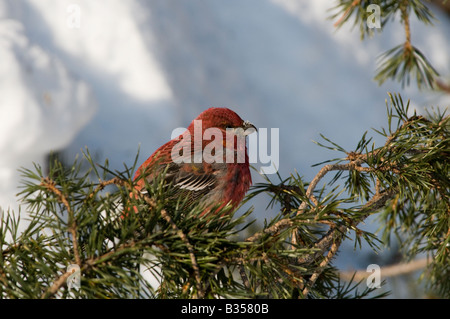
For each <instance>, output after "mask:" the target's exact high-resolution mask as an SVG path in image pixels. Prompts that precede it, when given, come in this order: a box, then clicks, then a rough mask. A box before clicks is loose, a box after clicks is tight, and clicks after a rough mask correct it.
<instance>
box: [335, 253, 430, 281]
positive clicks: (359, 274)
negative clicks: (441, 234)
mask: <svg viewBox="0 0 450 319" xmlns="http://www.w3.org/2000/svg"><path fill="white" fill-rule="evenodd" d="M431 261H432V260H431V258H421V259H416V260H413V261H410V262H407V263H398V264H395V265H390V266H384V267H381V275H382V276H383V277H384V278H387V277H395V276H399V275H404V274H409V273H412V272H415V271H417V270H420V269H423V268H425V267H427V266H428V264H430V263H431ZM370 275H371V273H370V272H367V271H366V270H356V271H354V270H353V271H352V270H348V271H343V272H341V273H340V277H341V278H342V279H343V280H346V281H350V280H354V281H361V280H364V279H366V278H367V277H369V276H370Z"/></svg>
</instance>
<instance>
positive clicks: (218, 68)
mask: <svg viewBox="0 0 450 319" xmlns="http://www.w3.org/2000/svg"><path fill="white" fill-rule="evenodd" d="M334 4H335V2H334V1H325V0H320V1H319V0H315V1H307V0H303V1H302V0H227V1H222V0H150V1H143V0H142V1H139V0H130V1H122V0H108V1H101V0H97V1H87V0H78V1H76V0H72V1H66V0H0V121H1V122H0V152H1V156H0V207H2V208H3V209H4V210H6V209H8V208H11V209H13V210H18V204H17V201H16V196H15V194H17V192H18V185H19V182H20V176H19V173H18V171H17V169H18V168H19V167H22V166H23V167H32V163H33V162H36V163H41V165H45V158H46V156H47V155H48V153H49V152H50V151H62V154H63V156H64V158H65V159H67V161H68V162H69V163H71V162H73V160H74V158H75V155H76V154H77V153H80V150H81V149H83V148H84V147H86V146H87V147H88V148H89V150H90V152H91V154H96V157H97V158H98V160H99V162H104V159H105V158H108V159H109V163H110V167H111V168H113V169H118V170H122V169H123V163H126V164H127V165H128V166H130V165H131V164H132V163H133V160H134V158H135V156H136V153H137V150H138V148H139V146H140V154H141V157H140V162H142V161H143V160H145V159H146V158H147V157H148V156H149V155H150V154H151V153H153V151H154V150H155V149H156V148H157V147H158V146H159V145H161V144H163V143H165V142H166V141H168V140H169V139H170V135H171V133H172V130H173V129H175V128H177V127H186V126H187V125H188V124H189V123H190V122H191V120H192V119H193V118H195V117H196V116H197V115H198V114H199V113H200V112H201V111H203V110H204V109H206V108H208V107H211V106H216V107H229V108H232V109H233V110H235V111H236V112H237V113H238V114H240V115H241V117H242V118H243V119H246V120H249V121H251V122H252V123H254V124H255V125H256V126H257V127H260V128H279V132H280V139H279V141H280V143H279V151H280V167H279V169H280V174H281V176H283V177H287V176H288V175H289V174H290V173H291V172H293V171H294V170H297V171H298V172H299V173H300V175H303V176H304V177H305V179H306V180H310V179H311V178H312V177H313V176H314V175H315V174H316V173H317V170H318V168H311V165H312V164H315V163H317V162H321V161H323V160H326V159H330V158H334V157H337V156H340V154H337V153H336V154H333V153H331V152H329V151H327V150H325V149H323V148H320V147H318V146H316V145H315V144H313V143H312V142H311V140H317V141H319V140H320V136H319V134H320V133H323V134H324V135H325V136H327V137H329V138H331V139H332V140H333V141H335V142H337V143H338V144H340V145H342V146H344V147H345V148H346V149H348V150H351V149H353V148H354V147H355V146H356V144H357V142H358V140H359V138H360V137H361V136H362V134H363V133H364V132H365V131H366V130H370V129H371V128H380V127H382V126H384V127H385V126H386V114H385V111H386V109H385V99H386V98H387V92H388V91H389V92H399V93H401V94H402V96H403V98H404V99H405V100H406V99H408V98H410V99H411V100H412V105H413V106H414V107H415V108H417V109H418V110H422V109H423V107H425V106H430V105H440V106H441V108H444V107H446V106H448V105H449V104H450V102H449V99H448V97H447V98H446V97H445V96H442V95H440V94H436V93H430V92H426V91H418V90H417V89H416V87H415V86H414V85H412V86H411V87H409V88H405V89H402V88H401V87H400V85H398V84H397V83H393V82H389V81H388V82H387V83H385V84H384V85H383V86H381V87H379V86H378V85H377V84H376V83H375V82H374V81H373V77H374V75H375V68H376V58H377V56H379V54H381V53H382V52H385V51H386V50H388V49H390V48H392V47H393V46H395V45H397V44H400V43H401V42H403V40H404V34H403V29H402V28H401V26H400V25H399V24H398V20H397V22H395V23H390V24H389V25H388V26H387V27H386V30H383V31H384V32H382V33H381V34H376V35H375V36H374V37H373V38H372V39H369V40H367V41H364V42H361V41H360V38H359V30H358V29H357V28H355V30H353V31H351V30H350V27H348V26H344V27H343V28H342V29H340V30H339V31H336V30H335V28H334V27H333V23H334V21H331V20H329V19H327V18H328V17H329V16H330V14H331V12H330V11H329V9H331V8H333V6H334ZM434 12H435V14H436V16H437V18H438V21H437V22H436V25H435V26H434V27H425V26H423V25H422V24H420V23H419V22H417V21H416V20H415V19H412V26H411V28H412V41H413V44H414V45H416V46H417V47H419V48H420V49H421V50H422V52H424V54H425V55H426V56H427V57H428V58H429V59H430V61H431V63H432V65H433V66H434V67H435V68H436V69H437V70H438V71H439V72H440V73H441V74H443V75H447V76H448V74H450V54H449V53H450V41H448V40H449V34H450V22H449V19H448V17H447V16H445V15H443V14H441V13H440V12H439V11H437V10H434ZM369 135H371V136H375V137H376V139H375V142H376V143H377V145H380V144H382V143H383V141H382V139H380V138H379V137H377V136H376V135H375V133H372V132H371V133H369ZM253 176H254V182H258V181H261V179H260V178H259V177H258V176H257V175H256V174H254V175H253ZM266 204H267V203H264V201H263V200H261V201H260V203H258V205H260V206H258V207H257V210H256V211H257V214H256V215H255V217H258V218H259V219H260V220H261V221H262V220H263V219H264V218H270V216H271V215H272V214H274V212H271V211H265V206H266ZM348 254H350V255H348ZM348 254H345V253H343V254H341V259H340V265H342V267H343V268H348V267H360V265H359V266H358V265H355V264H352V260H351V259H353V257H354V255H351V252H350V253H348ZM353 254H355V253H353ZM356 254H357V252H356ZM342 256H344V257H342ZM348 256H353V257H352V258H348ZM366 264H367V263H366Z"/></svg>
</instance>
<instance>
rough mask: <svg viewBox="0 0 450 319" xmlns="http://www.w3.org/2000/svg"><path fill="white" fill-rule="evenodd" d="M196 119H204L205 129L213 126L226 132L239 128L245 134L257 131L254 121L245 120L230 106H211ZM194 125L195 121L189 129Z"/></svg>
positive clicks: (203, 125)
mask: <svg viewBox="0 0 450 319" xmlns="http://www.w3.org/2000/svg"><path fill="white" fill-rule="evenodd" d="M195 120H201V121H202V127H203V130H205V129H208V128H212V127H215V128H218V129H220V130H222V131H223V132H226V131H227V130H234V131H238V129H242V131H241V130H239V131H241V132H243V134H244V135H245V136H247V135H249V134H251V133H254V132H256V131H257V129H256V127H255V126H254V125H253V124H252V123H250V122H249V121H244V120H243V119H242V118H241V117H240V116H239V115H237V114H236V112H234V111H232V110H230V109H228V108H221V107H212V108H209V109H207V110H205V111H203V112H202V113H200V115H199V116H198V117H197V118H196V119H195ZM193 127H194V122H192V123H191V125H190V126H189V128H188V130H190V131H191V129H192V130H193Z"/></svg>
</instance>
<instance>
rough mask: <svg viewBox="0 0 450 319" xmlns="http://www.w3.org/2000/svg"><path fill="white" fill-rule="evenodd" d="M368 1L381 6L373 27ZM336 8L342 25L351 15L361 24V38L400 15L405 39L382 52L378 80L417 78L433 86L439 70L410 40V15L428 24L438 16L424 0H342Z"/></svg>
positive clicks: (404, 82) (406, 82)
mask: <svg viewBox="0 0 450 319" xmlns="http://www.w3.org/2000/svg"><path fill="white" fill-rule="evenodd" d="M369 5H376V6H377V7H378V8H379V13H380V16H379V19H380V27H379V28H371V27H369V24H368V23H367V19H369V18H370V16H371V15H372V12H371V11H370V10H369V11H368V8H369ZM334 10H335V13H334V14H333V15H332V16H331V18H332V19H338V20H337V22H336V24H335V25H336V26H337V27H341V26H342V25H344V24H345V23H350V20H351V18H352V19H353V25H354V26H359V30H360V34H361V40H363V39H365V37H366V36H372V35H373V33H374V30H377V31H379V32H381V31H382V30H383V28H384V27H385V26H386V24H387V23H388V22H389V21H393V20H395V18H396V17H400V23H401V24H402V26H403V28H404V32H405V41H404V43H401V44H399V45H397V46H395V47H394V48H392V49H390V50H388V51H386V52H385V53H383V54H381V55H380V58H379V61H378V70H377V74H376V76H375V80H376V81H377V82H378V83H379V84H380V85H381V84H383V83H384V82H385V81H386V80H388V79H392V80H396V81H397V82H400V83H401V84H402V86H405V85H409V84H410V81H411V79H414V80H415V82H416V83H417V86H418V88H419V89H420V88H423V87H425V88H433V87H434V83H435V80H436V79H437V77H438V76H439V74H438V72H437V71H436V70H435V68H434V67H433V66H432V65H431V63H430V62H429V60H428V59H427V58H426V56H425V54H423V53H422V52H421V50H419V49H418V48H417V47H415V46H414V45H413V44H412V41H411V29H410V17H411V15H414V17H416V18H417V20H419V21H420V22H422V23H423V24H425V25H432V24H433V21H434V20H436V18H435V17H434V15H433V13H432V12H431V11H430V9H429V8H428V7H427V6H426V5H425V4H424V1H420V0H400V1H397V0H377V1H364V0H359V1H358V0H357V1H354V0H340V1H338V4H337V5H336V6H335V7H334Z"/></svg>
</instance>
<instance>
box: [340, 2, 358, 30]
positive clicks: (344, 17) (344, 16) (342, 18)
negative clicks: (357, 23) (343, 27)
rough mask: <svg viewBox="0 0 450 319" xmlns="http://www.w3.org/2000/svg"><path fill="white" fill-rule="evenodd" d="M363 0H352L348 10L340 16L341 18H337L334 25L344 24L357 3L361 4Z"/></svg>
mask: <svg viewBox="0 0 450 319" xmlns="http://www.w3.org/2000/svg"><path fill="white" fill-rule="evenodd" d="M360 2H361V0H354V1H353V2H352V4H351V5H350V6H349V7H348V8H347V10H345V12H344V14H342V16H341V17H340V18H339V20H337V21H336V22H335V24H334V27H337V26H339V25H340V24H342V22H343V21H344V20H345V19H346V18H347V16H348V15H349V14H350V11H351V10H353V8H354V7H356V6H357V5H359V3H360Z"/></svg>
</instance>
